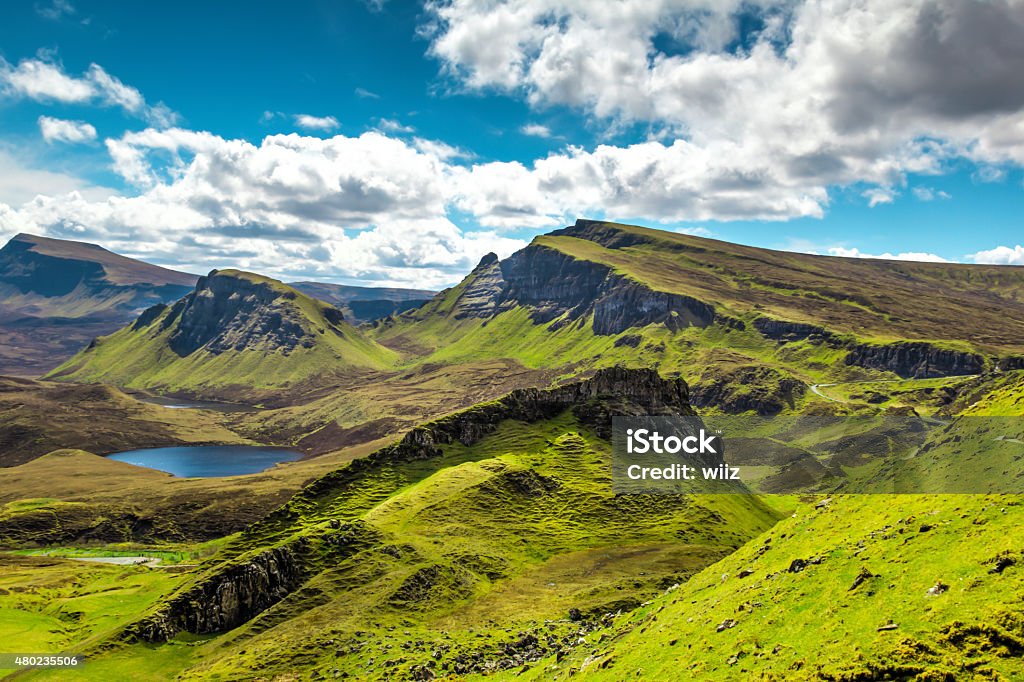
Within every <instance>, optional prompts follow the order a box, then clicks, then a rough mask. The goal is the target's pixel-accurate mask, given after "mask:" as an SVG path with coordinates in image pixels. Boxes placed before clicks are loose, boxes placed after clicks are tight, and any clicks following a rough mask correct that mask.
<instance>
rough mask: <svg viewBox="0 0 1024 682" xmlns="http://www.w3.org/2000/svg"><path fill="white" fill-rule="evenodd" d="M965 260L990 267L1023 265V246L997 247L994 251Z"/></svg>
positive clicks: (977, 254)
mask: <svg viewBox="0 0 1024 682" xmlns="http://www.w3.org/2000/svg"><path fill="white" fill-rule="evenodd" d="M966 258H967V260H970V261H972V262H974V263H987V264H990V265H1024V246H1021V245H1020V244H1017V245H1016V246H1014V247H1009V246H997V247H995V248H994V249H988V250H987V251H978V252H977V253H973V254H970V255H968V256H967V257H966Z"/></svg>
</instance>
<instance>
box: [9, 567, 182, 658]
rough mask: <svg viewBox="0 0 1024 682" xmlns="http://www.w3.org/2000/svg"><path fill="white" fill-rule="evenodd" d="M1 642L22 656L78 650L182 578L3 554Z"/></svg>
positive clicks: (138, 569) (101, 637) (106, 634)
mask: <svg viewBox="0 0 1024 682" xmlns="http://www.w3.org/2000/svg"><path fill="white" fill-rule="evenodd" d="M0 568H2V570H0V639H2V641H3V643H4V644H3V647H4V649H5V650H6V651H11V652H18V653H57V652H79V651H81V650H82V648H84V647H88V646H90V643H96V642H99V641H102V640H104V639H106V638H108V637H109V636H110V635H111V634H112V633H114V632H116V631H117V630H118V629H120V628H122V627H124V625H125V624H126V623H128V622H130V621H132V620H133V619H134V618H137V617H138V616H139V614H140V613H142V612H143V611H145V609H147V608H148V607H149V606H150V605H151V604H153V603H154V602H155V601H156V600H157V599H159V598H160V595H161V594H164V593H166V592H167V591H169V590H170V589H172V588H173V587H174V586H175V585H176V584H178V583H180V582H181V580H182V579H183V578H182V576H181V575H178V574H174V573H171V572H168V571H163V570H157V569H148V568H142V567H136V566H111V565H103V564H95V563H85V562H81V561H73V560H68V559H63V558H55V557H35V556H32V557H30V556H13V555H9V554H7V555H3V554H0Z"/></svg>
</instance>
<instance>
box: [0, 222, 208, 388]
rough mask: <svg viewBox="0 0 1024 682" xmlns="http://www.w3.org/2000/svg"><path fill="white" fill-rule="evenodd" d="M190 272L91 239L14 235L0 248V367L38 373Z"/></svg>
mask: <svg viewBox="0 0 1024 682" xmlns="http://www.w3.org/2000/svg"><path fill="white" fill-rule="evenodd" d="M195 282H196V276H195V275H189V274H186V273H183V272H176V271H174V270H168V269H166V268H161V267H158V266H155V265H150V264H148V263H143V262H141V261H137V260H134V259H131V258H126V257H124V256H119V255H117V254H115V253H111V252H110V251H107V250H106V249H104V248H101V247H99V246H96V245H94V244H86V243H83V242H75V241H67V240H62V239H48V238H45V237H37V236H34V235H27V234H19V235H17V236H15V237H14V238H12V239H11V240H10V241H9V242H8V243H7V244H6V245H5V246H4V247H3V248H2V249H0V327H2V330H0V373H17V374H36V373H42V371H45V370H47V369H52V368H53V367H54V366H56V365H57V364H59V363H60V362H62V361H63V360H65V359H67V358H68V357H70V356H71V355H72V354H73V353H75V352H77V351H78V350H80V349H81V348H82V347H84V346H85V345H86V344H87V343H88V342H89V340H90V339H91V338H93V337H95V336H99V335H101V334H108V333H110V332H112V331H114V330H115V329H118V328H119V327H121V326H122V325H124V324H125V323H127V322H128V321H130V320H132V319H134V318H135V317H136V316H137V315H138V314H139V313H140V312H141V311H142V310H144V309H145V308H148V307H149V306H152V305H154V304H157V303H168V302H170V301H174V300H177V299H178V298H180V297H182V296H184V295H185V294H186V293H188V291H189V290H190V289H191V288H192V287H193V286H194V285H195Z"/></svg>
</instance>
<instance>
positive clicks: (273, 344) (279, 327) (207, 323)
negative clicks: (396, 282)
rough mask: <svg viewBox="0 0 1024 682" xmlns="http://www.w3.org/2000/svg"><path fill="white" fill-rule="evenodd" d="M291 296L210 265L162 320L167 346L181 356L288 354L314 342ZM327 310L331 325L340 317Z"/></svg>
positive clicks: (339, 313) (281, 289) (293, 296)
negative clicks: (257, 351) (203, 352)
mask: <svg viewBox="0 0 1024 682" xmlns="http://www.w3.org/2000/svg"><path fill="white" fill-rule="evenodd" d="M295 298H296V294H295V292H294V291H292V290H289V289H286V288H280V287H276V286H274V284H272V283H270V282H269V281H259V280H252V279H250V278H248V277H245V276H242V275H241V274H240V273H238V272H235V271H231V270H228V271H223V272H221V271H217V270H214V271H212V272H211V273H210V274H209V275H207V276H206V277H200V278H199V282H198V283H197V284H196V288H195V291H193V292H192V293H191V294H189V295H188V296H186V297H185V298H183V299H181V300H180V301H178V302H177V303H175V304H174V306H173V307H172V308H171V311H170V313H169V314H168V315H167V316H166V317H165V318H164V319H163V321H162V322H161V325H162V327H163V328H164V329H166V328H169V327H171V326H173V327H174V332H173V333H172V334H171V337H170V347H171V350H173V351H174V352H175V353H177V354H178V355H181V356H185V355H189V354H190V353H194V352H195V351H197V350H198V349H200V348H203V349H205V350H206V351H208V352H210V353H213V354H214V355H216V354H219V353H223V352H225V351H229V350H235V351H240V350H247V349H251V348H273V349H279V350H281V351H283V352H285V353H287V352H290V351H292V350H294V349H296V348H298V347H300V346H301V347H305V348H309V347H312V346H313V344H314V342H315V340H314V337H313V334H312V333H311V332H310V331H309V330H307V329H306V327H305V326H304V324H303V314H302V311H301V310H299V308H298V307H297V306H296V305H294V304H291V302H292V301H294V300H295ZM326 310H328V311H333V312H334V313H335V314H334V315H333V317H334V320H333V322H334V324H337V323H339V322H341V321H342V315H341V312H340V311H338V310H337V309H335V308H327V309H326ZM147 313H148V311H147ZM325 317H326V315H325ZM329 321H330V320H329Z"/></svg>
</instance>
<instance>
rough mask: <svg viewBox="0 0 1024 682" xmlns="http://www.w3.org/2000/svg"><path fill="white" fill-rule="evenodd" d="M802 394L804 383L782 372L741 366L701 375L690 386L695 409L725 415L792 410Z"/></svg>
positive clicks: (761, 413)
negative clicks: (715, 410) (788, 408)
mask: <svg viewBox="0 0 1024 682" xmlns="http://www.w3.org/2000/svg"><path fill="white" fill-rule="evenodd" d="M806 392H807V384H805V383H804V382H802V381H800V380H799V379H797V378H796V377H794V376H792V375H790V374H788V373H786V372H783V371H780V370H777V369H775V368H772V367H765V366H762V365H743V366H740V367H734V368H731V369H728V370H721V369H714V370H712V371H709V372H708V373H705V375H703V376H701V378H700V381H699V382H697V383H696V384H695V385H694V387H693V392H692V396H691V402H692V403H693V405H694V406H695V407H716V408H718V409H721V410H722V411H723V412H726V413H729V414H738V413H741V412H748V411H753V412H756V413H757V414H759V415H762V416H768V415H774V414H778V413H779V412H781V411H783V410H784V409H786V408H787V407H793V406H794V405H795V404H796V400H797V399H798V398H800V397H801V396H803V395H804V393H806Z"/></svg>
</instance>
